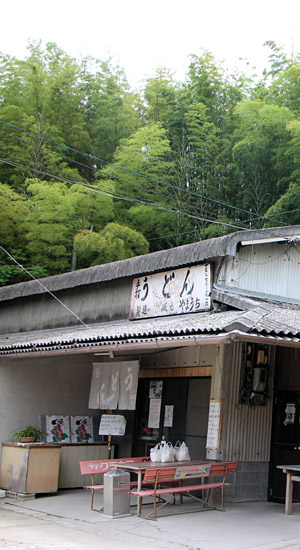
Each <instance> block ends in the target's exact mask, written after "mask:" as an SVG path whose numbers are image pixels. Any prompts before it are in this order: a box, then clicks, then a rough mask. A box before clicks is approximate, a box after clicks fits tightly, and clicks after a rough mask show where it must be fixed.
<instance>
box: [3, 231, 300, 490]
mask: <svg viewBox="0 0 300 550" xmlns="http://www.w3.org/2000/svg"><path fill="white" fill-rule="evenodd" d="M299 239H300V226H291V227H280V228H272V229H265V230H257V231H254V230H252V231H241V232H237V233H233V234H231V235H227V236H224V237H219V238H216V239H209V240H207V241H201V242H197V243H193V244H189V245H185V246H181V247H177V248H174V249H170V250H165V251H160V252H155V253H152V254H146V255H144V256H141V257H135V258H131V259H128V260H123V261H118V262H114V263H111V264H106V265H100V266H95V267H91V268H88V269H83V270H78V271H75V272H71V273H64V274H62V275H57V276H53V277H48V278H45V279H43V280H42V281H41V282H42V286H41V285H40V284H38V283H37V282H36V281H29V282H26V283H20V284H16V285H11V286H8V287H2V288H0V419H1V422H0V440H1V441H2V442H5V441H9V440H10V436H11V432H12V431H13V430H14V429H15V428H16V427H18V426H20V425H24V424H28V423H35V424H38V423H43V422H44V421H45V418H46V417H47V416H49V415H56V414H58V415H66V416H80V415H81V416H83V415H90V416H92V420H93V425H94V437H95V440H97V439H99V440H102V439H103V437H102V436H99V435H98V426H99V422H100V418H102V415H103V413H106V412H107V410H108V409H112V410H113V411H114V413H115V414H122V415H123V416H124V417H125V419H126V432H125V435H124V436H115V437H113V441H114V443H115V444H116V452H117V453H118V455H119V456H130V454H131V453H134V454H135V455H136V456H139V455H140V454H144V453H145V452H148V451H149V448H150V447H151V446H152V445H153V444H155V442H157V441H159V440H160V438H161V435H162V434H164V435H165V436H166V438H167V439H170V440H171V441H172V442H173V443H176V441H177V440H180V441H182V440H184V441H185V442H186V443H187V445H188V447H189V449H190V454H191V456H192V458H195V459H196V458H200V459H204V458H209V459H211V460H222V459H223V460H238V461H239V469H238V473H237V475H236V478H235V481H234V483H233V485H232V487H231V491H232V492H231V497H232V498H234V499H239V500H241V499H250V498H255V499H267V498H274V499H281V498H283V497H284V483H285V480H284V477H283V474H281V472H279V471H278V470H277V469H276V465H277V464H287V463H299V461H300V441H299V438H300V430H299V420H300V355H299V346H300V310H299V304H300V284H299V283H300V268H299V266H300V241H299ZM128 362H131V364H138V365H139V371H138V372H139V374H138V391H137V399H136V405H135V406H134V408H132V407H127V410H122V411H121V410H120V411H116V410H115V409H114V408H113V407H110V406H109V401H107V407H106V408H105V409H100V408H89V404H91V391H92V389H91V382H92V380H93V373H94V369H95V366H96V367H97V365H101V366H103V367H104V366H105V369H106V371H105V372H106V373H107V376H108V377H109V376H110V372H113V369H114V368H119V367H120V365H122V364H123V363H124V364H125V363H126V364H129V363H128ZM93 365H94V367H93ZM161 382H162V384H161ZM152 398H154V399H155V398H156V402H155V403H154V401H152ZM152 405H153V409H151V407H152ZM154 405H155V407H158V408H156V409H155V407H154ZM93 406H95V405H93ZM99 407H100V404H99ZM149 407H150V409H151V410H150V415H151V421H149V418H150V417H149Z"/></svg>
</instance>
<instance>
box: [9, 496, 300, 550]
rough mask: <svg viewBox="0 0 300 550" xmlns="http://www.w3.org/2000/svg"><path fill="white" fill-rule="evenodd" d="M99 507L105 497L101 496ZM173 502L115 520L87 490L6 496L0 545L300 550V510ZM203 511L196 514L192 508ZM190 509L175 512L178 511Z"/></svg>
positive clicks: (75, 549)
mask: <svg viewBox="0 0 300 550" xmlns="http://www.w3.org/2000/svg"><path fill="white" fill-rule="evenodd" d="M96 496H97V505H98V504H99V505H100V504H101V501H102V496H100V494H97V495H96ZM197 506H198V505H196V507H195V505H194V504H193V503H188V504H186V505H183V506H180V505H178V506H175V507H174V506H170V507H166V508H165V509H164V513H166V512H167V513H168V514H169V513H170V515H167V516H163V517H159V518H158V520H157V521H156V522H154V521H147V520H144V519H142V518H137V517H136V515H134V514H135V508H132V511H133V515H132V516H130V517H126V518H117V519H110V518H107V517H105V516H104V515H103V514H99V513H97V512H92V511H91V510H90V493H89V491H84V490H81V489H78V490H77V489H75V490H74V489H71V490H64V491H59V492H58V493H57V494H55V495H43V496H37V498H36V499H34V500H27V501H21V500H17V499H12V498H7V497H5V498H2V499H0V548H5V549H7V550H17V549H18V550H59V549H63V550H94V549H99V550H108V549H109V550H127V549H128V550H129V549H131V550H140V549H142V550H221V549H222V550H254V549H256V550H257V549H258V550H300V545H299V543H300V508H295V509H294V511H293V515H291V516H286V515H285V514H284V506H283V505H282V504H276V503H270V502H269V503H262V502H248V503H239V504H226V511H225V512H224V513H223V512H219V511H216V510H209V511H199V506H198V508H197ZM192 509H193V510H197V511H196V512H194V513H190V512H191V510H192ZM179 511H180V512H186V513H180V514H175V512H179Z"/></svg>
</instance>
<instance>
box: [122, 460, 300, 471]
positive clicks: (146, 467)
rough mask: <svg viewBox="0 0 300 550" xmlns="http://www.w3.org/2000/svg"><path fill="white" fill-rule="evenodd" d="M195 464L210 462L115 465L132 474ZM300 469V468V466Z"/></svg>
mask: <svg viewBox="0 0 300 550" xmlns="http://www.w3.org/2000/svg"><path fill="white" fill-rule="evenodd" d="M194 464H197V465H201V464H203V466H204V465H206V464H209V462H208V460H186V461H184V462H151V461H150V460H149V461H147V462H128V463H124V462H123V463H122V462H120V463H117V464H116V465H115V467H116V468H118V470H128V471H131V472H144V471H145V470H150V469H153V470H155V469H157V468H178V467H179V466H193V465H194ZM299 468H300V466H299Z"/></svg>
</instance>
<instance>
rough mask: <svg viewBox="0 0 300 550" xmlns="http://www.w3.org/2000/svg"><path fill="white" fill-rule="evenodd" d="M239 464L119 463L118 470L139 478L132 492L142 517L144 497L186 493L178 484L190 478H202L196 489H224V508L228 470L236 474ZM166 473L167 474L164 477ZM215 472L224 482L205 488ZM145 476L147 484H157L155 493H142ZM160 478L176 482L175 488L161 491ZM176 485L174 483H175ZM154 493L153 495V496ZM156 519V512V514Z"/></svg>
mask: <svg viewBox="0 0 300 550" xmlns="http://www.w3.org/2000/svg"><path fill="white" fill-rule="evenodd" d="M236 466H237V463H236V462H234V463H227V462H224V463H217V464H216V463H212V462H210V461H207V460H202V461H200V460H189V461H186V462H163V463H162V462H147V463H145V462H135V463H129V464H124V463H123V464H122V463H117V464H116V468H118V469H119V470H124V471H126V472H130V473H135V474H136V475H137V477H138V480H137V488H136V490H134V491H132V492H131V493H132V494H135V495H136V496H137V515H138V516H140V515H141V508H142V500H143V496H144V495H146V496H147V495H148V493H149V496H150V493H151V496H154V500H155V495H156V494H157V495H159V494H160V493H170V494H173V493H178V492H181V493H183V492H184V491H185V487H184V486H178V482H179V481H182V480H188V479H190V478H202V482H201V485H195V489H196V490H197V489H202V490H203V489H204V488H206V487H207V488H208V489H211V488H216V487H218V488H222V504H223V508H224V501H223V491H224V486H225V485H230V484H228V483H227V484H225V477H226V473H227V469H228V468H229V471H232V472H234V471H235V470H236ZM151 471H153V474H151ZM164 472H166V474H165V475H164ZM212 472H214V473H215V475H220V474H222V476H223V480H222V481H221V482H217V483H213V484H207V485H206V487H204V482H205V480H206V479H207V478H208V476H209V475H210V474H211V473H212ZM143 475H144V481H145V478H146V477H147V482H149V481H150V478H151V477H153V480H152V481H154V482H155V489H154V493H153V490H148V491H147V493H146V492H145V491H144V490H143V491H142V483H143ZM160 477H161V478H162V479H161V481H163V480H164V481H167V483H168V482H170V480H173V482H175V487H169V488H166V489H160V488H157V483H158V482H159V479H160ZM173 485H174V483H173ZM188 489H189V490H192V487H188ZM152 493H153V494H152ZM155 517H156V512H155Z"/></svg>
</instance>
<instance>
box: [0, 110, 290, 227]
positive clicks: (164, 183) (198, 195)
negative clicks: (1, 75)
mask: <svg viewBox="0 0 300 550" xmlns="http://www.w3.org/2000/svg"><path fill="white" fill-rule="evenodd" d="M0 124H5V125H7V126H10V127H11V128H15V129H16V130H19V131H21V132H24V133H26V134H28V135H32V136H34V137H38V138H39V139H42V140H45V141H47V142H49V143H52V144H54V145H56V146H58V147H62V148H64V149H67V150H69V151H73V152H75V153H78V154H80V155H83V156H85V157H88V158H90V159H94V160H97V161H100V162H101V163H104V164H107V165H109V166H111V167H114V168H117V169H120V170H123V171H125V172H127V173H130V174H133V175H135V176H137V177H140V178H143V179H147V180H149V181H152V182H154V183H159V184H162V185H165V186H168V187H171V188H173V189H176V190H178V191H182V192H184V193H188V194H189V195H192V196H195V197H198V198H201V199H204V200H208V201H210V202H213V203H215V204H219V205H221V206H224V207H226V208H231V209H234V210H236V211H239V212H243V213H247V214H250V215H251V216H252V215H255V214H253V213H252V212H251V211H249V210H245V209H243V208H238V207H237V206H233V205H230V204H226V203H224V202H221V201H218V200H216V199H213V198H211V197H206V196H205V195H201V194H200V193H196V192H194V191H189V190H188V189H185V188H182V187H178V186H176V185H172V184H170V183H167V182H165V181H162V180H159V179H156V178H152V177H151V176H147V175H145V174H140V173H139V172H135V171H134V170H130V169H129V168H124V167H123V166H119V165H118V164H113V163H111V162H109V161H106V160H104V159H101V158H99V157H96V156H94V155H91V154H90V153H83V152H81V151H79V150H78V149H74V148H73V147H69V146H68V145H64V144H62V143H58V142H56V141H54V140H52V139H49V138H46V137H44V136H41V135H39V134H36V133H35V132H30V131H27V130H23V129H22V128H20V127H19V126H15V125H14V124H10V123H8V122H4V121H2V120H0ZM264 219H268V218H266V217H264ZM279 223H282V222H279Z"/></svg>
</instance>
